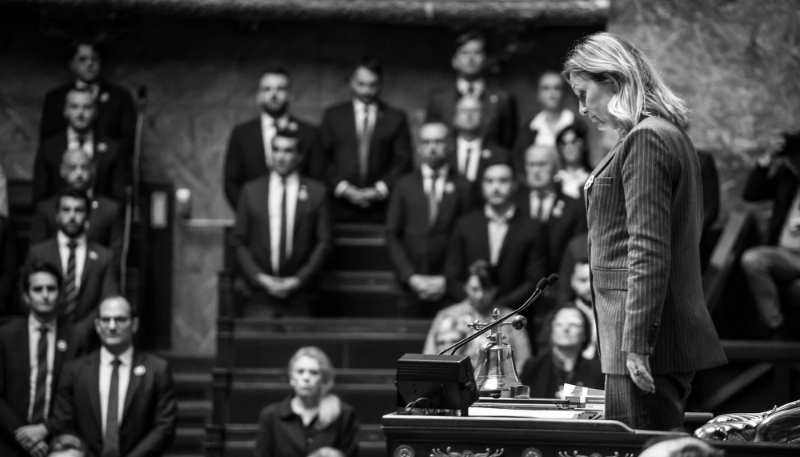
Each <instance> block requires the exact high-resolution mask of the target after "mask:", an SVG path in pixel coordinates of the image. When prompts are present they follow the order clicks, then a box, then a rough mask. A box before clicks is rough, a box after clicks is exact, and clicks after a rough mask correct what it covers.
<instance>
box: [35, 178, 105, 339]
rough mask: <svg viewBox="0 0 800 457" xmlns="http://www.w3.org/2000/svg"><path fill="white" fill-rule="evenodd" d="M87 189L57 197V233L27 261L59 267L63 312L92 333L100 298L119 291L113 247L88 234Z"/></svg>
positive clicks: (80, 326)
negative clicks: (62, 286) (61, 280)
mask: <svg viewBox="0 0 800 457" xmlns="http://www.w3.org/2000/svg"><path fill="white" fill-rule="evenodd" d="M91 210H92V208H91V200H89V197H88V196H87V195H86V193H84V192H81V191H79V190H75V189H67V190H64V191H62V192H61V194H60V195H59V197H58V211H57V214H56V220H57V221H58V233H56V236H55V237H53V238H50V239H49V240H47V241H43V242H41V243H38V244H35V245H33V246H32V247H31V249H30V252H29V253H28V260H27V262H26V264H28V265H30V264H31V263H33V262H36V261H40V262H48V263H51V264H53V265H56V266H57V267H59V268H60V273H61V276H62V277H63V278H64V288H63V293H62V301H63V309H62V310H61V314H63V315H65V316H67V317H69V319H70V321H71V322H72V323H73V324H74V325H75V329H76V331H82V332H84V334H85V335H89V331H90V330H91V324H92V320H93V318H94V311H95V309H96V308H97V304H98V303H100V300H101V299H102V298H103V297H105V296H108V295H111V294H116V293H118V289H119V287H118V283H117V268H116V265H114V263H113V254H112V253H111V251H110V250H108V249H106V248H104V247H103V246H100V245H99V244H97V243H95V242H89V241H88V240H87V237H86V221H87V220H88V219H89V215H90V214H91Z"/></svg>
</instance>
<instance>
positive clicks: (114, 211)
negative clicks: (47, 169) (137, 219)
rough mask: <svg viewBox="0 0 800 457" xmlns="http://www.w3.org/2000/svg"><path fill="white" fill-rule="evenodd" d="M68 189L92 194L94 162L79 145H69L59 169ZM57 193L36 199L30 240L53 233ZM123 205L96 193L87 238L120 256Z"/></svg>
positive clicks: (44, 238)
mask: <svg viewBox="0 0 800 457" xmlns="http://www.w3.org/2000/svg"><path fill="white" fill-rule="evenodd" d="M59 171H60V173H61V177H62V178H63V179H64V182H65V184H66V188H67V189H76V190H78V191H81V192H86V194H87V195H88V196H89V197H90V198H91V197H92V193H93V192H92V187H93V186H94V177H95V164H94V163H93V162H92V161H91V159H89V156H87V155H86V152H84V151H83V150H82V149H70V150H68V151H67V152H65V153H64V157H63V159H62V161H61V168H60V169H59ZM57 198H58V197H56V196H53V197H52V198H48V199H47V200H45V201H42V202H39V204H37V205H36V211H35V212H34V214H33V220H32V222H31V237H30V243H31V244H36V243H41V242H42V241H44V240H47V239H49V238H52V237H54V236H56V233H57V232H58V222H57V221H56V209H57V206H58V204H57V203H58V202H57ZM123 225H124V224H123V214H122V205H120V204H119V203H117V202H116V201H114V200H112V199H110V198H108V197H106V196H103V195H97V196H95V197H94V198H93V199H92V211H91V212H90V214H89V229H88V231H87V232H86V237H87V239H88V240H89V241H90V242H91V241H93V242H96V243H98V244H100V245H102V246H104V247H107V248H109V249H111V251H112V252H113V253H114V258H115V259H119V256H120V253H121V251H122V232H123Z"/></svg>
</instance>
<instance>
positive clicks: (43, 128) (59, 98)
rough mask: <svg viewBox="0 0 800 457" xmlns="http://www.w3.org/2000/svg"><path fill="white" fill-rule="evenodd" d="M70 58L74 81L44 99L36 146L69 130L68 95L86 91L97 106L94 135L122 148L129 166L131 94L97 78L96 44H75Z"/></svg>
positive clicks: (133, 113)
mask: <svg viewBox="0 0 800 457" xmlns="http://www.w3.org/2000/svg"><path fill="white" fill-rule="evenodd" d="M70 58H71V60H70V70H72V74H73V75H74V76H75V81H73V82H69V83H67V84H64V85H62V86H59V87H57V88H55V89H53V90H51V91H50V92H48V93H47V95H46V96H45V99H44V107H43V108H42V120H41V123H40V124H39V142H40V143H43V142H44V141H46V140H48V139H50V138H52V137H53V136H56V135H58V134H59V133H60V132H62V131H64V130H65V129H66V128H67V127H68V124H67V122H66V120H65V119H64V108H65V101H66V99H67V94H68V93H69V92H70V91H71V90H72V89H81V90H87V91H89V93H90V94H91V95H92V97H93V98H94V99H95V101H96V103H97V121H96V124H97V125H96V126H95V131H96V133H97V135H98V136H99V137H101V138H106V139H109V140H113V141H114V142H116V143H120V144H122V145H123V146H124V150H125V151H126V152H127V153H128V155H126V160H127V161H128V162H130V161H131V159H132V157H130V154H131V153H132V151H133V141H134V135H135V131H136V109H135V108H134V104H133V98H132V97H131V94H130V93H129V92H128V90H127V89H124V88H123V87H120V86H118V85H116V84H112V83H110V82H108V81H105V80H103V79H101V78H100V65H101V59H100V53H99V51H98V49H97V46H96V45H95V44H93V43H91V42H88V41H77V42H76V43H75V44H74V45H73V46H72V55H71V56H70ZM62 152H63V151H62ZM129 166H130V165H129Z"/></svg>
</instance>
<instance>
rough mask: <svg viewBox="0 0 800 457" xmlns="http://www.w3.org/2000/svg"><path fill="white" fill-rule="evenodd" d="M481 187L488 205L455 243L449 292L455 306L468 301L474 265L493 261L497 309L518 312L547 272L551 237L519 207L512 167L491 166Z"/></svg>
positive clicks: (462, 224)
mask: <svg viewBox="0 0 800 457" xmlns="http://www.w3.org/2000/svg"><path fill="white" fill-rule="evenodd" d="M482 182H483V195H484V198H485V200H486V205H485V206H484V207H483V208H481V209H479V210H476V211H473V212H471V213H468V214H466V215H465V216H463V217H462V218H461V219H459V221H458V222H457V223H456V228H455V230H454V232H453V235H452V237H451V240H450V246H449V247H448V251H447V260H446V264H445V272H446V276H447V286H448V288H449V289H450V293H451V294H452V296H453V297H455V299H456V300H464V299H465V298H466V292H465V284H466V282H467V280H469V267H470V265H472V264H473V262H475V261H477V260H481V259H488V260H489V264H490V265H491V266H492V268H494V269H495V271H496V272H497V273H496V274H497V277H498V280H497V293H496V296H495V301H494V303H493V306H495V307H503V306H505V307H507V308H511V309H514V308H517V307H519V306H520V305H522V304H523V303H524V302H525V300H526V299H527V298H528V296H530V294H531V293H532V292H533V291H534V289H536V283H537V282H538V281H539V279H541V278H542V276H544V274H545V272H546V268H547V232H546V231H545V230H544V227H543V226H542V224H541V223H540V222H538V221H534V220H531V218H530V217H528V215H527V214H523V212H522V211H520V210H519V209H518V208H517V206H516V205H515V203H514V202H515V196H516V191H517V183H516V181H514V172H513V171H512V169H511V165H509V164H507V163H497V164H491V165H489V166H488V167H486V171H485V172H484V174H483V178H482Z"/></svg>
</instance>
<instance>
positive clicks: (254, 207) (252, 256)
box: [231, 175, 333, 288]
mask: <svg viewBox="0 0 800 457" xmlns="http://www.w3.org/2000/svg"><path fill="white" fill-rule="evenodd" d="M269 181H270V175H266V176H262V177H260V178H258V179H255V180H253V181H251V182H249V183H247V184H246V185H245V186H244V189H243V190H242V195H241V196H240V198H239V206H238V209H237V211H236V226H235V227H234V228H233V232H232V234H231V244H232V245H233V248H234V249H235V250H236V255H237V257H238V259H239V266H240V267H241V269H242V271H243V272H244V274H245V276H246V277H247V278H248V280H249V281H251V282H252V283H256V275H257V274H258V273H261V272H263V273H266V274H268V275H275V272H274V271H273V269H272V261H271V259H272V257H271V255H272V254H271V252H272V248H271V245H270V227H269V205H268V202H269ZM303 189H305V191H304V190H303ZM303 195H305V198H303ZM332 236H333V235H332V228H331V222H330V215H329V213H328V205H327V196H326V191H325V188H324V187H323V186H322V184H320V183H318V182H317V181H314V180H312V179H309V178H305V177H300V191H299V192H298V201H297V207H296V209H295V221H294V238H293V240H292V255H291V257H290V258H289V259H288V266H287V268H286V273H285V274H283V276H297V277H298V278H300V283H301V287H302V288H309V287H312V286H313V285H314V281H313V280H314V278H315V277H316V276H317V273H319V271H320V269H321V268H322V264H323V262H324V261H325V257H326V255H327V253H328V251H329V250H330V247H331V238H332Z"/></svg>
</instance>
